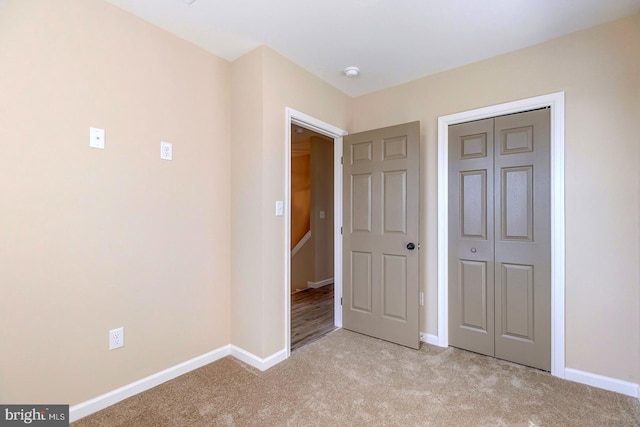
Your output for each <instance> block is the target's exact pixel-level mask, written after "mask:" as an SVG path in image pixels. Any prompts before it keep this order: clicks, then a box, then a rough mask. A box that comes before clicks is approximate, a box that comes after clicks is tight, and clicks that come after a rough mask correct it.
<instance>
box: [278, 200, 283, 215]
mask: <svg viewBox="0 0 640 427" xmlns="http://www.w3.org/2000/svg"><path fill="white" fill-rule="evenodd" d="M282 215H284V202H283V201H282V200H276V216H282Z"/></svg>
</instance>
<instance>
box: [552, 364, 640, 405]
mask: <svg viewBox="0 0 640 427" xmlns="http://www.w3.org/2000/svg"><path fill="white" fill-rule="evenodd" d="M564 373H565V379H567V380H569V381H575V382H577V383H581V384H586V385H590V386H593V387H598V388H601V389H604V390H609V391H615V392H616V393H620V394H624V395H627V396H631V397H635V398H640V385H638V384H636V383H632V382H628V381H622V380H618V379H616V378H611V377H605V376H604V375H598V374H592V373H590V372H584V371H579V370H577V369H572V368H566V369H565V370H564Z"/></svg>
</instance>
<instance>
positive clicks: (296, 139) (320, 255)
mask: <svg viewBox="0 0 640 427" xmlns="http://www.w3.org/2000/svg"><path fill="white" fill-rule="evenodd" d="M290 131H291V133H290V135H291V151H290V153H291V158H290V161H291V168H290V178H291V192H290V204H289V206H290V207H291V225H290V233H291V243H290V247H291V263H290V266H291V268H290V280H291V351H294V350H296V349H297V348H300V347H302V346H304V345H306V344H309V343H311V342H313V341H315V340H317V339H319V338H321V337H322V336H324V335H326V334H327V333H329V332H331V331H333V330H334V329H335V328H336V326H335V315H334V304H333V301H334V296H335V293H334V275H335V269H334V235H333V234H334V206H333V205H334V188H333V187H334V182H333V181H334V176H333V175H334V164H333V163H334V156H333V154H334V141H333V138H329V137H327V136H325V135H322V134H320V133H317V132H314V131H313V130H310V129H307V128H305V127H303V126H301V125H296V124H292V125H291V129H290Z"/></svg>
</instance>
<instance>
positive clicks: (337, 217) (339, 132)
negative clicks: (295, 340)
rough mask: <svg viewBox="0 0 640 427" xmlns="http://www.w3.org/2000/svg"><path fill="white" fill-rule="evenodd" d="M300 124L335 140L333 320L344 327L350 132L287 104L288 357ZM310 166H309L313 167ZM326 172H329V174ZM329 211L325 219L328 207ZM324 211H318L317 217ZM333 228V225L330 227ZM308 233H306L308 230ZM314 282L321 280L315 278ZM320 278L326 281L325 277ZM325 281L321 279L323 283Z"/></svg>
mask: <svg viewBox="0 0 640 427" xmlns="http://www.w3.org/2000/svg"><path fill="white" fill-rule="evenodd" d="M296 127H300V128H302V132H303V133H304V132H305V131H312V132H314V133H315V134H317V135H314V136H318V135H319V136H321V137H324V138H327V140H328V141H332V143H333V157H332V158H333V208H332V212H331V214H332V219H333V282H334V289H333V321H334V326H335V327H337V328H340V327H342V305H341V299H342V235H341V226H342V163H341V159H342V137H343V136H344V135H346V134H347V132H346V131H344V130H343V129H340V128H338V127H336V126H333V125H331V124H329V123H326V122H324V121H322V120H318V119H316V118H315V117H312V116H309V115H307V114H305V113H302V112H300V111H296V110H294V109H292V108H289V107H287V108H286V168H285V176H286V182H285V200H286V201H287V209H286V210H285V224H286V225H285V230H286V231H285V239H284V240H285V242H284V243H285V246H284V250H285V254H286V256H285V286H284V287H285V311H284V317H285V318H284V321H285V331H284V332H285V349H286V351H287V357H289V355H290V354H291V302H292V301H291V295H292V290H295V288H294V287H292V284H291V279H292V277H291V251H292V248H294V247H295V246H296V245H295V244H292V236H291V206H292V205H291V192H292V191H291V190H292V187H291V169H292V163H291V159H292V157H291V154H292V140H293V138H294V135H295V134H296V133H297V130H296ZM310 169H311V168H310V166H309V170H310ZM325 175H326V174H325ZM309 211H310V212H309V224H311V207H310V208H309ZM324 212H325V219H326V216H327V210H324ZM319 215H320V213H319V212H318V215H317V219H318V220H320V218H319ZM330 228H331V227H330ZM305 234H306V233H305ZM314 282H318V281H315V280H314ZM319 282H322V281H321V280H320V281H319ZM320 284H321V283H320Z"/></svg>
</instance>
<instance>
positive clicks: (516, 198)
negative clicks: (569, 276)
mask: <svg viewBox="0 0 640 427" xmlns="http://www.w3.org/2000/svg"><path fill="white" fill-rule="evenodd" d="M549 135H550V128H549V109H542V110H536V111H529V112H525V113H519V114H512V115H508V116H501V117H497V118H495V119H485V120H479V121H476V122H470V123H464V124H460V125H454V126H450V127H449V191H450V194H449V213H450V215H451V218H450V222H449V224H450V226H449V239H448V241H449V342H450V343H451V345H452V346H455V347H460V348H464V349H467V350H471V351H475V352H478V353H482V354H487V355H490V356H495V357H498V358H501V359H506V360H511V361H514V362H517V363H522V364H525V365H528V366H533V367H537V368H540V369H544V370H550V369H551V310H550V307H551V270H550V263H551V255H550V216H551V215H550V187H549V185H550V145H549Z"/></svg>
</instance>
